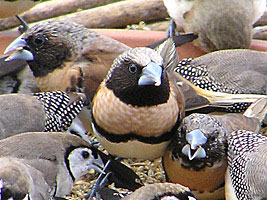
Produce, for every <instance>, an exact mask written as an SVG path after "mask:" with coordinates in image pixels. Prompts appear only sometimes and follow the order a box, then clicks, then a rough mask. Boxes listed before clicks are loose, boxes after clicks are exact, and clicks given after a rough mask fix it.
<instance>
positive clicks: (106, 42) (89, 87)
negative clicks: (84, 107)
mask: <svg viewBox="0 0 267 200" xmlns="http://www.w3.org/2000/svg"><path fill="white" fill-rule="evenodd" d="M127 49H129V47H128V46H126V45H124V44H122V43H120V42H117V41H116V40H113V39H111V38H108V37H105V36H103V35H100V34H98V33H96V32H94V31H91V30H89V29H87V28H85V27H84V26H83V25H79V24H75V23H71V22H67V21H62V20H49V21H46V22H40V23H37V24H36V25H34V26H32V27H30V28H29V29H28V30H26V32H25V33H23V34H22V35H21V36H19V37H18V38H17V39H16V40H14V41H13V42H12V43H11V44H10V45H9V46H8V47H7V49H6V51H5V53H9V52H10V51H13V50H17V51H15V53H13V54H11V55H10V56H9V57H8V58H7V59H8V60H17V59H21V57H22V59H23V60H26V61H27V63H28V65H29V67H30V69H31V70H32V72H33V75H34V77H35V80H36V83H37V86H38V88H39V89H40V90H41V91H42V92H46V91H55V90H61V91H65V92H69V91H72V92H81V91H83V92H84V93H85V94H86V95H87V96H88V98H89V99H90V98H92V96H93V94H94V93H95V90H96V88H97V86H98V85H99V83H100V82H101V81H102V79H103V78H104V77H105V75H106V73H107V71H108V70H109V68H110V66H111V64H112V62H113V60H114V59H115V58H116V57H117V55H118V54H120V53H122V52H123V51H125V50H127Z"/></svg>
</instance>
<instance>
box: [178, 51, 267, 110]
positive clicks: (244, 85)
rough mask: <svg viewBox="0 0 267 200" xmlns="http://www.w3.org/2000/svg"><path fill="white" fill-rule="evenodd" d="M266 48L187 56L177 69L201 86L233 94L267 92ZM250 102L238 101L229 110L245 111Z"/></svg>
mask: <svg viewBox="0 0 267 200" xmlns="http://www.w3.org/2000/svg"><path fill="white" fill-rule="evenodd" d="M266 58H267V56H266V52H259V51H253V50H223V51H217V52H213V53H209V54H206V55H204V56H200V57H198V58H194V59H192V58H185V59H183V60H181V61H180V62H179V64H178V65H177V67H176V68H175V69H174V71H175V72H176V73H178V74H180V75H181V76H183V77H184V78H185V79H187V80H188V81H190V82H191V83H193V84H194V85H195V86H198V87H199V88H202V89H205V90H210V91H214V92H224V93H230V94H263V95H266V94H267V82H266V80H267V79H266V76H267V59H266ZM249 105H250V104H249V103H245V102H243V103H235V104H233V105H232V106H230V107H228V108H226V111H227V112H243V111H244V110H246V109H247V107H248V106H249Z"/></svg>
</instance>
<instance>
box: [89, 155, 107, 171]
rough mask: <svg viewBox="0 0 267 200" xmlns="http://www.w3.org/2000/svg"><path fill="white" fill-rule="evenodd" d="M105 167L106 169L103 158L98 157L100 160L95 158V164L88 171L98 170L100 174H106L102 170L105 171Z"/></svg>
mask: <svg viewBox="0 0 267 200" xmlns="http://www.w3.org/2000/svg"><path fill="white" fill-rule="evenodd" d="M104 167H105V165H104V163H103V161H102V159H101V157H100V156H98V158H97V159H96V158H95V159H94V160H93V163H92V164H91V165H89V166H88V169H94V170H96V171H98V172H100V173H103V174H105V173H106V172H104V171H103V170H102V169H104Z"/></svg>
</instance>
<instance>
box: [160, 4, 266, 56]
mask: <svg viewBox="0 0 267 200" xmlns="http://www.w3.org/2000/svg"><path fill="white" fill-rule="evenodd" d="M163 2H164V5H165V7H166V8H167V11H168V13H169V15H170V17H171V18H172V19H173V20H174V22H175V23H176V24H177V25H178V26H180V27H183V28H184V30H185V32H192V33H194V34H196V35H198V39H196V40H195V41H194V43H195V44H196V45H197V46H199V47H200V48H201V49H202V50H204V51H205V52H211V51H217V50H223V49H248V48H249V47H250V43H251V39H252V25H253V24H254V23H255V22H256V21H257V20H258V19H259V18H260V17H261V16H262V15H263V13H264V11H265V8H266V0H253V1H251V0H222V1H217V0H194V1H191V0H163Z"/></svg>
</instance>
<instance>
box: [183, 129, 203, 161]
mask: <svg viewBox="0 0 267 200" xmlns="http://www.w3.org/2000/svg"><path fill="white" fill-rule="evenodd" d="M186 140H187V142H188V143H189V144H187V145H185V146H184V147H183V149H182V153H183V154H185V155H187V156H188V158H189V160H193V159H194V158H205V157H206V151H205V149H204V148H202V147H201V145H203V144H205V143H206V142H207V138H206V137H205V136H204V134H203V133H202V131H200V130H199V129H196V130H193V131H191V132H190V133H187V134H186ZM192 150H196V151H195V153H194V154H193V155H192Z"/></svg>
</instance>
